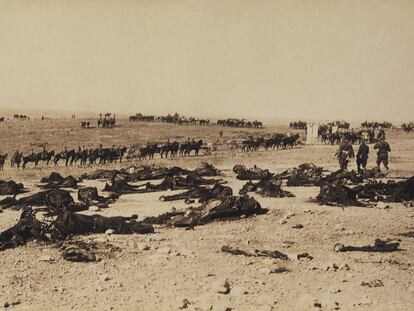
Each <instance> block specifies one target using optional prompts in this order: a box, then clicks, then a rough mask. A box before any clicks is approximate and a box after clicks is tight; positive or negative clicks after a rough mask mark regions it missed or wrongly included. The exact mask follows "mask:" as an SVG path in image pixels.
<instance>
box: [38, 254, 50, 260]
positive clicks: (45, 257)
mask: <svg viewBox="0 0 414 311" xmlns="http://www.w3.org/2000/svg"><path fill="white" fill-rule="evenodd" d="M39 260H40V261H46V262H49V261H52V258H51V257H50V256H49V255H43V256H41V257H40V259H39Z"/></svg>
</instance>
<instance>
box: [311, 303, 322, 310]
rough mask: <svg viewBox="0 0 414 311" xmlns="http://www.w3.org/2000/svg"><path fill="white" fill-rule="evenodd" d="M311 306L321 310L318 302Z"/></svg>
mask: <svg viewBox="0 0 414 311" xmlns="http://www.w3.org/2000/svg"><path fill="white" fill-rule="evenodd" d="M313 306H314V307H315V308H319V309H321V308H322V304H321V303H320V302H314V303H313Z"/></svg>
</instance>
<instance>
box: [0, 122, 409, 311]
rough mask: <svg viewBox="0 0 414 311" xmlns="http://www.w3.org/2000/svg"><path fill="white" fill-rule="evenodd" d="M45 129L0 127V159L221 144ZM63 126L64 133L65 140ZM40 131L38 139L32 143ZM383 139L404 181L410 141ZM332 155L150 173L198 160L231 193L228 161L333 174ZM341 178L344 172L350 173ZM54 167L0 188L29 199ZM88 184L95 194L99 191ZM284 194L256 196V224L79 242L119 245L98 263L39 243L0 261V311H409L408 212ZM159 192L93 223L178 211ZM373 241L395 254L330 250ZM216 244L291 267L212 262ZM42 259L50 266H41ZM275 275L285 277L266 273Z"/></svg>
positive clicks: (163, 131) (141, 128) (9, 218)
mask: <svg viewBox="0 0 414 311" xmlns="http://www.w3.org/2000/svg"><path fill="white" fill-rule="evenodd" d="M48 122H50V123H53V124H65V126H64V127H62V128H60V129H59V130H56V131H55V130H51V131H50V133H49V132H48V131H45V128H48V127H49V126H47V125H45V124H46V123H41V121H32V123H29V122H28V123H24V124H25V125H24V126H22V125H21V124H23V123H21V124H19V123H11V124H5V125H1V126H0V127H1V128H0V130H2V137H1V138H0V140H1V146H2V147H1V151H2V152H4V151H8V152H12V150H14V149H15V148H17V147H19V148H20V149H23V150H30V148H31V147H30V146H29V142H31V141H34V140H35V139H38V142H40V143H41V142H44V141H48V142H49V146H50V148H51V149H53V148H55V149H58V148H59V149H61V148H63V146H64V144H68V146H73V147H75V146H77V144H81V145H82V144H88V145H89V144H91V145H97V144H98V143H100V142H103V143H107V144H112V142H113V143H114V144H116V145H119V144H132V143H134V142H145V141H146V140H150V141H151V140H155V139H159V140H163V139H164V140H165V139H166V137H168V135H169V134H172V135H171V136H174V137H177V139H179V138H183V137H184V138H185V137H186V136H191V137H193V136H195V137H201V138H203V139H206V140H207V141H215V140H217V141H220V139H219V138H218V131H219V129H218V128H215V127H185V126H183V127H180V126H169V125H161V126H160V129H159V130H158V131H157V132H154V126H155V125H154V124H142V125H141V124H133V125H132V124H128V123H127V122H124V123H123V124H122V125H123V127H121V128H119V129H115V130H114V131H112V132H111V130H103V131H99V130H98V129H96V130H95V129H93V130H84V131H86V132H81V130H80V129H77V128H75V124H71V123H70V122H72V121H68V120H65V121H62V122H63V123H62V122H60V123H59V122H58V121H55V120H51V121H48ZM65 122H67V123H65ZM49 125H50V124H49ZM16 126H19V127H20V126H21V136H19V139H15V137H10V135H7V133H11V131H13V130H15V129H16ZM71 126H72V127H73V128H75V129H74V130H70V128H71ZM278 130H280V131H282V130H286V129H285V128H284V127H275V128H268V129H265V130H263V131H265V132H271V131H278ZM42 131H45V133H46V134H44V135H40V134H39V133H42ZM245 132H246V131H245V130H228V129H225V133H224V138H223V139H222V140H223V141H224V140H228V139H231V138H240V137H243V135H245V134H244V133H245ZM84 133H87V134H84ZM259 133H260V132H259ZM151 135H152V136H151ZM154 135H157V137H155V136H154ZM387 137H389V142H390V144H391V148H392V149H393V152H392V153H391V158H390V162H391V172H390V175H391V176H394V177H399V176H411V175H413V174H414V165H413V162H414V159H413V158H412V154H413V151H414V140H413V136H412V135H404V134H400V133H391V132H390V133H387ZM78 141H79V142H78ZM22 146H23V148H22ZM335 148H336V147H335V146H325V145H316V146H300V147H299V148H297V149H293V150H283V151H267V152H265V151H261V152H256V153H248V154H242V153H240V152H236V153H231V152H228V151H225V149H221V150H219V152H218V154H217V155H212V156H205V157H198V158H195V157H192V158H186V159H183V158H178V159H174V160H160V159H157V160H155V161H153V162H151V163H154V164H157V165H158V164H159V165H169V166H172V165H178V166H183V167H186V168H194V167H196V166H197V165H198V164H199V163H200V162H202V161H208V162H210V163H213V164H214V165H216V166H217V167H218V168H220V169H222V170H223V171H224V175H225V177H224V178H225V179H226V180H227V181H228V182H229V185H230V186H232V188H233V190H234V192H235V193H237V192H238V190H239V189H240V188H241V185H242V182H240V181H237V180H236V179H235V175H234V173H233V172H232V171H231V168H232V166H233V165H234V164H236V163H242V164H245V165H247V166H252V165H253V164H256V165H258V166H259V167H262V168H268V169H269V170H271V171H272V172H280V171H282V170H285V169H287V168H289V167H293V166H297V165H299V164H301V163H303V162H313V163H315V164H317V165H320V166H323V167H325V168H326V169H329V170H332V169H335V168H336V165H337V164H336V160H335V159H334V157H333V154H334V152H335ZM371 152H372V153H373V150H372V146H371ZM374 160H375V159H374V157H373V154H372V155H371V157H370V161H369V164H368V166H369V167H372V166H373V165H374ZM143 163H147V162H143ZM125 165H126V164H124V165H123V166H125ZM108 167H120V165H119V164H115V165H112V166H108ZM94 168H95V167H93V168H91V167H87V168H80V167H76V168H65V167H62V166H59V167H58V168H57V169H56V170H57V171H59V172H60V173H61V174H62V175H68V174H72V175H75V176H78V175H80V174H81V173H83V172H85V171H90V170H92V169H94ZM351 168H355V164H354V163H352V165H351ZM53 169H54V168H40V169H28V170H25V171H22V170H20V171H16V170H12V169H10V168H9V167H8V166H7V167H6V169H5V171H4V172H2V173H0V174H1V175H0V176H1V179H9V178H13V179H15V180H16V181H19V182H23V183H25V185H27V186H28V187H29V188H31V189H35V186H34V184H35V183H37V182H38V181H39V179H40V177H42V176H46V175H48V174H49V173H50V172H51V171H52V170H53ZM97 186H98V189H102V183H98V184H97ZM286 190H289V191H291V192H293V193H294V194H295V195H296V197H295V198H282V199H265V198H262V197H260V196H255V197H256V198H257V200H258V201H259V202H260V203H261V204H262V206H263V207H266V208H269V209H270V212H269V213H268V214H266V215H261V216H257V217H252V218H244V219H240V220H235V221H225V222H214V223H211V224H208V225H204V226H199V227H196V228H195V230H184V229H166V228H157V230H156V233H155V234H151V235H131V236H120V235H110V236H108V235H91V236H87V237H82V238H80V239H82V240H94V241H97V242H99V243H104V242H109V243H111V244H112V245H113V246H115V247H119V250H113V251H109V250H108V248H106V249H104V250H103V251H102V254H101V258H102V260H101V261H100V262H97V263H88V264H85V263H70V262H67V261H65V260H63V259H62V258H61V255H60V254H59V252H58V250H57V249H56V248H55V247H53V246H50V245H39V244H38V243H30V244H29V245H27V246H24V247H20V248H16V249H12V250H7V251H4V252H2V253H1V254H0V271H1V274H0V306H2V305H3V304H5V303H6V302H7V303H9V304H12V303H18V304H16V305H15V306H13V307H9V308H12V309H13V310H45V309H49V310H69V309H77V310H178V309H179V308H184V307H186V308H187V310H210V309H211V310H226V308H232V309H233V310H255V309H257V310H412V306H413V303H414V298H413V297H414V281H413V280H414V267H413V260H412V258H413V255H414V239H413V238H409V237H401V236H399V234H400V233H402V232H406V231H410V230H411V231H413V229H414V228H413V227H414V210H413V208H408V207H405V206H403V205H402V204H390V205H389V206H386V205H384V204H379V205H378V206H377V207H374V208H360V207H349V208H345V209H342V208H338V207H328V206H319V205H317V204H315V203H313V202H311V200H310V198H314V197H315V196H316V194H317V193H318V188H316V187H308V188H302V187H296V188H292V187H286ZM161 194H163V193H155V194H145V195H142V194H140V195H137V194H136V195H125V196H123V197H121V199H120V200H119V201H118V202H116V203H115V204H113V206H111V207H110V208H109V209H105V210H102V211H101V212H99V213H100V214H102V215H105V216H108V215H131V214H133V213H136V214H138V215H139V217H140V218H143V217H145V216H148V215H157V214H159V213H160V212H165V211H169V210H170V209H171V208H172V207H173V206H176V207H179V206H183V204H181V203H180V204H181V205H180V204H176V203H174V202H168V203H166V202H160V201H159V200H158V197H159V196H160V195H161ZM88 213H90V212H88ZM19 214H20V213H19V212H16V211H4V212H3V213H0V229H1V230H3V229H5V228H7V227H9V226H10V225H12V224H14V223H15V222H16V220H17V219H18V217H19ZM283 220H285V221H283ZM284 222H286V223H284ZM296 224H302V225H303V228H302V229H295V228H292V226H293V225H296ZM375 238H382V239H387V238H393V239H395V238H397V239H401V248H402V251H399V252H394V253H362V252H355V253H336V252H334V251H333V246H334V245H335V244H336V243H338V242H340V243H343V244H347V245H366V244H371V243H373V242H374V239H375ZM223 245H228V246H232V247H236V248H240V249H243V250H246V251H254V250H255V249H266V250H279V251H281V252H283V253H286V254H287V255H288V256H289V258H290V259H291V260H290V261H280V260H273V259H269V258H265V257H263V258H262V257H243V256H233V255H229V254H226V253H223V252H221V250H220V249H221V247H222V246H223ZM303 252H307V253H309V254H310V255H311V256H313V260H298V259H297V258H296V256H297V254H300V253H303ZM47 257H50V259H51V260H49V261H41V259H42V258H47ZM278 267H285V268H287V269H288V270H289V271H288V272H284V273H276V272H275V269H276V268H278ZM336 267H337V268H336ZM226 280H228V281H229V283H230V287H231V291H230V293H229V294H221V293H218V292H219V291H221V290H222V289H223V285H224V283H225V281H226ZM376 280H380V281H381V282H382V284H383V286H380V287H368V286H362V285H361V284H362V283H363V282H367V283H369V282H372V281H376ZM185 301H188V303H186V302H185ZM319 304H320V305H321V308H320V307H319Z"/></svg>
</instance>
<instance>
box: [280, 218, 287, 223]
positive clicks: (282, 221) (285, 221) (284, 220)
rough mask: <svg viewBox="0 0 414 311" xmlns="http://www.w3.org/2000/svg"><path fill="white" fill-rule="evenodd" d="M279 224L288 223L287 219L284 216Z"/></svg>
mask: <svg viewBox="0 0 414 311" xmlns="http://www.w3.org/2000/svg"><path fill="white" fill-rule="evenodd" d="M279 224H280V225H284V224H287V220H286V219H284V218H283V219H281V220H279Z"/></svg>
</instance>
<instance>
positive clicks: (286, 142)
mask: <svg viewBox="0 0 414 311" xmlns="http://www.w3.org/2000/svg"><path fill="white" fill-rule="evenodd" d="M298 142H299V135H298V134H294V135H290V136H289V135H286V134H280V133H276V134H273V135H272V136H271V137H270V138H265V137H257V138H253V137H250V138H248V139H246V140H243V141H242V145H241V151H242V152H249V151H258V150H259V149H260V147H263V148H264V149H265V150H275V149H288V148H289V149H290V148H293V147H295V146H296V145H297V144H298Z"/></svg>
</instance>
